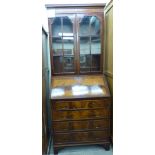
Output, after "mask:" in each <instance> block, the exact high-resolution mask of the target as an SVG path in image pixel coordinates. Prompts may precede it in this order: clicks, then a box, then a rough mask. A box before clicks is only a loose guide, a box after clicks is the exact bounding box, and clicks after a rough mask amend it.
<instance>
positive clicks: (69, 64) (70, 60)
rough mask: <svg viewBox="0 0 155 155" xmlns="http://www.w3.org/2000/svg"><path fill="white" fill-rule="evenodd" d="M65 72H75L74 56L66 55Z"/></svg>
mask: <svg viewBox="0 0 155 155" xmlns="http://www.w3.org/2000/svg"><path fill="white" fill-rule="evenodd" d="M64 72H74V57H73V56H67V57H64Z"/></svg>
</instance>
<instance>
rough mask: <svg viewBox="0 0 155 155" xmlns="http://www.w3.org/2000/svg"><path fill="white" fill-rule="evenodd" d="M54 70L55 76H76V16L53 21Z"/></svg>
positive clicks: (69, 15) (63, 16)
mask: <svg viewBox="0 0 155 155" xmlns="http://www.w3.org/2000/svg"><path fill="white" fill-rule="evenodd" d="M51 35H52V36H51V42H52V44H51V45H52V51H51V52H52V70H53V73H54V74H75V73H76V66H75V15H74V14H67V15H59V16H57V17H55V18H53V19H52V23H51Z"/></svg>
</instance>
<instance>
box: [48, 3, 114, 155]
mask: <svg viewBox="0 0 155 155" xmlns="http://www.w3.org/2000/svg"><path fill="white" fill-rule="evenodd" d="M47 9H54V12H55V17H51V18H49V19H48V22H49V43H50V55H51V69H52V75H51V76H52V79H51V81H52V83H51V118H52V132H53V137H52V138H53V147H54V154H55V155H56V154H58V150H59V149H61V148H64V147H68V146H79V145H94V144H97V145H102V146H104V148H105V149H106V150H108V149H109V147H110V137H111V121H110V120H111V106H112V101H111V96H110V92H109V88H108V85H107V81H106V78H105V76H104V74H103V73H104V70H103V69H104V62H103V60H104V54H103V51H104V47H103V42H104V38H103V36H104V33H103V32H104V13H103V12H104V5H102V6H86V5H82V6H80V5H77V6H68V7H63V6H55V8H53V7H52V6H47Z"/></svg>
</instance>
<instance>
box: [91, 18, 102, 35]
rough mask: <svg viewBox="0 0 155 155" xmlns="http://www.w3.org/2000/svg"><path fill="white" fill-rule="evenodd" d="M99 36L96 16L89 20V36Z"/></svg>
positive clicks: (98, 22) (98, 24) (98, 23)
mask: <svg viewBox="0 0 155 155" xmlns="http://www.w3.org/2000/svg"><path fill="white" fill-rule="evenodd" d="M99 34H100V21H99V19H98V18H97V17H96V16H91V19H90V35H99Z"/></svg>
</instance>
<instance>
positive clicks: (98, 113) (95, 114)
mask: <svg viewBox="0 0 155 155" xmlns="http://www.w3.org/2000/svg"><path fill="white" fill-rule="evenodd" d="M99 117H104V118H107V117H110V110H108V109H97V110H93V109H92V110H80V111H78V110H77V111H57V110H53V120H55V121H63V120H79V119H92V118H93V119H96V118H99Z"/></svg>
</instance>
